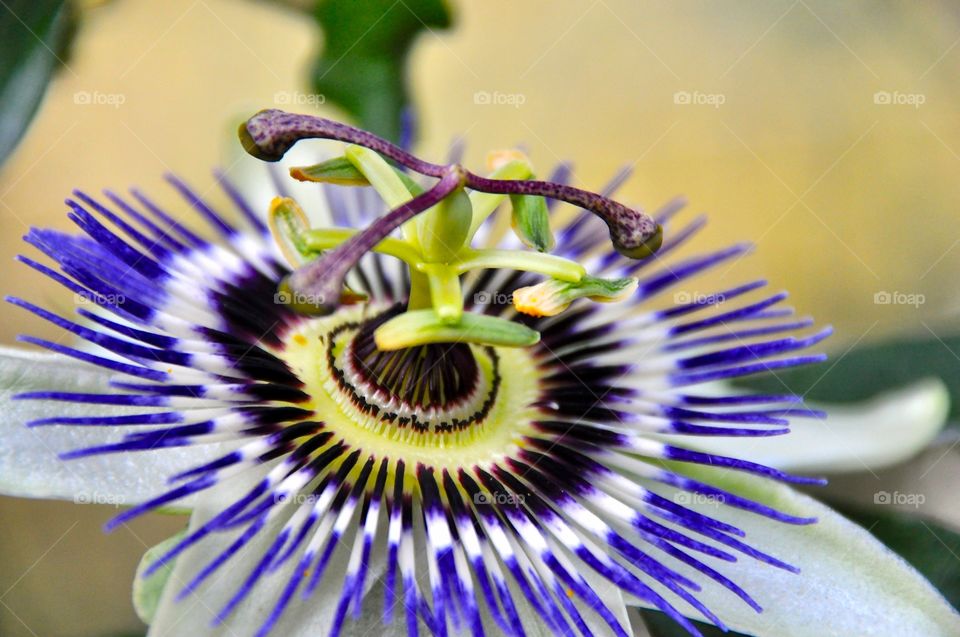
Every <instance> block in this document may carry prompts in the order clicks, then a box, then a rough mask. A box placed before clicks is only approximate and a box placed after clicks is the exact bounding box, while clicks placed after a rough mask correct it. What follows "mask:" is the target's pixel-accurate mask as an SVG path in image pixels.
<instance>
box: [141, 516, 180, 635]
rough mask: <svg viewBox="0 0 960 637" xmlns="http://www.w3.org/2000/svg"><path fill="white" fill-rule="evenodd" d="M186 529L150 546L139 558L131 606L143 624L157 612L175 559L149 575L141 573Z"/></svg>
mask: <svg viewBox="0 0 960 637" xmlns="http://www.w3.org/2000/svg"><path fill="white" fill-rule="evenodd" d="M186 532H187V531H186V529H184V530H183V531H180V532H179V533H177V534H176V535H173V536H171V537H168V538H167V539H165V540H164V541H163V542H160V544H157V545H155V546H152V547H150V548H149V549H147V552H146V553H144V554H143V557H141V558H140V564H138V565H137V574H136V575H135V576H134V579H133V608H134V610H135V611H136V612H137V617H139V618H140V619H141V620H142V621H143V623H144V624H147V625H149V624H151V623H153V617H154V615H156V613H157V607H158V606H159V605H160V596H161V595H163V589H164V588H166V586H167V580H168V579H170V574H171V573H173V565H174V562H175V560H171V561H170V562H169V563H167V564H165V565H163V566H162V567H160V568H159V569H158V570H157V571H156V572H155V573H153V574H152V575H151V576H150V577H144V576H143V574H144V572H145V571H146V570H147V568H149V567H150V566H151V565H152V564H153V563H154V562H155V561H157V559H159V558H160V557H162V556H163V555H165V554H166V553H167V551H169V550H170V549H172V548H173V547H174V546H176V544H177V543H178V542H180V540H181V539H182V538H183V536H184V535H186Z"/></svg>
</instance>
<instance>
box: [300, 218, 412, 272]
mask: <svg viewBox="0 0 960 637" xmlns="http://www.w3.org/2000/svg"><path fill="white" fill-rule="evenodd" d="M358 232H359V230H355V229H353V228H316V229H312V230H306V231H304V232H303V234H302V239H303V243H304V245H305V246H306V248H307V249H308V250H310V251H312V252H323V251H324V250H330V249H332V248H335V247H337V246H338V245H340V244H341V243H343V242H344V241H346V240H347V239H349V238H350V237H352V236H353V235H355V234H357V233H358ZM373 249H374V251H375V252H379V253H381V254H386V255H389V256H391V257H396V258H398V259H400V260H401V261H404V262H405V263H407V264H408V265H410V267H411V268H415V267H417V265H419V264H420V263H421V262H422V261H423V257H421V256H420V253H419V252H418V251H417V250H416V249H415V248H413V247H412V246H411V245H410V244H409V243H407V242H406V241H403V240H400V239H394V238H393V237H387V238H386V239H383V240H382V241H380V243H378V244H377V245H376V246H374V248H373Z"/></svg>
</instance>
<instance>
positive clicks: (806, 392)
mask: <svg viewBox="0 0 960 637" xmlns="http://www.w3.org/2000/svg"><path fill="white" fill-rule="evenodd" d="M929 376H937V377H939V378H940V379H941V380H943V382H944V383H945V384H946V385H947V388H948V389H949V390H950V399H951V400H950V402H951V407H950V419H951V420H952V421H957V419H958V417H960V335H955V336H943V337H940V338H936V337H933V338H929V339H909V340H908V339H901V340H893V341H887V342H884V343H879V344H876V345H867V346H865V347H859V348H854V349H853V350H851V351H849V352H846V353H844V352H837V353H834V355H833V356H831V359H830V360H828V361H826V362H825V363H821V364H818V365H810V366H808V367H803V368H797V369H793V370H789V371H783V372H781V371H777V374H776V376H775V377H774V376H772V375H771V376H763V377H758V378H754V379H748V380H746V381H743V382H742V383H741V384H743V385H746V386H748V387H751V388H753V389H757V390H759V391H774V392H778V393H779V392H783V390H784V385H786V387H787V388H789V390H790V391H793V392H796V393H798V394H801V395H803V396H806V398H807V399H809V400H811V401H815V402H825V403H831V402H832V403H848V402H856V401H860V400H865V399H867V398H871V397H873V396H875V395H877V394H879V393H880V392H883V391H887V390H890V389H895V388H898V387H903V386H904V385H908V384H910V383H912V382H914V381H916V380H917V379H919V378H923V377H929ZM954 424H956V422H955V423H954Z"/></svg>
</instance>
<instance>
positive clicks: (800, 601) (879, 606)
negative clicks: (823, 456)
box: [661, 468, 960, 637]
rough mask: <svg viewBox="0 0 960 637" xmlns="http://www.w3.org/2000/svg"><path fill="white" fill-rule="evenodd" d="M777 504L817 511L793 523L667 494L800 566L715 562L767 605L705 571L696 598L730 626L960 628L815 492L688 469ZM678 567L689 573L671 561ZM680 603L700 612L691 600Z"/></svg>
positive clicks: (787, 635) (929, 635)
mask: <svg viewBox="0 0 960 637" xmlns="http://www.w3.org/2000/svg"><path fill="white" fill-rule="evenodd" d="M687 473H689V474H691V475H693V476H694V477H696V478H698V479H702V480H704V481H707V482H711V483H712V484H715V485H717V486H720V487H722V488H724V489H728V490H730V491H732V492H733V493H736V494H739V495H743V496H746V497H749V498H751V499H753V500H756V501H758V502H763V503H764V504H767V505H769V506H773V507H776V508H777V509H778V510H781V511H784V512H787V513H791V514H793V515H797V516H803V517H807V516H810V517H816V518H817V519H818V522H817V523H816V524H811V525H806V526H787V525H783V524H779V523H777V522H773V521H771V520H769V519H766V518H762V517H760V516H756V515H752V514H750V513H746V512H742V511H740V510H737V509H733V508H731V507H726V506H724V505H722V503H720V502H718V501H717V500H716V499H710V498H704V497H698V496H696V495H695V494H690V493H685V492H682V491H673V492H672V493H664V492H663V491H662V490H661V493H662V494H663V495H664V496H665V497H667V498H670V499H672V500H674V501H675V502H677V503H680V504H683V505H684V506H689V507H690V508H693V509H695V510H697V511H700V512H701V513H704V514H706V515H709V516H711V517H714V518H716V519H719V520H722V521H724V522H727V523H730V524H734V525H736V526H737V527H739V528H740V529H742V530H743V531H745V532H746V538H745V540H746V541H747V542H749V543H750V544H751V545H752V546H756V547H761V548H763V549H765V550H767V551H769V552H771V553H772V554H773V556H774V557H776V558H778V559H781V560H784V561H785V562H787V563H789V564H792V565H793V566H796V567H797V568H799V569H800V573H798V574H794V573H790V572H788V571H785V570H781V569H777V568H774V567H772V566H769V565H767V564H763V563H760V562H757V561H754V560H751V559H749V558H745V557H741V558H740V560H739V561H738V562H737V563H735V564H719V565H717V566H716V568H717V570H720V571H721V572H722V573H724V574H725V575H727V576H728V577H730V578H732V579H733V580H735V581H736V583H737V584H738V585H740V586H742V587H743V588H744V589H745V590H747V591H749V593H750V594H751V595H752V596H754V598H755V599H756V600H757V601H758V602H759V603H760V605H761V606H762V607H763V608H764V610H763V612H762V613H755V612H754V611H753V610H752V609H750V608H749V607H747V606H746V605H745V604H741V603H738V600H737V599H735V598H734V597H733V596H732V595H731V594H730V593H729V591H727V590H726V589H724V588H722V587H721V586H719V585H718V584H716V583H714V582H713V581H710V580H706V581H704V580H703V579H702V578H701V580H699V581H700V583H701V584H702V585H703V591H702V592H701V593H698V594H697V597H698V599H699V600H700V601H702V602H704V603H705V604H706V605H707V606H708V607H710V608H712V609H714V610H715V611H717V613H718V614H719V616H720V618H721V619H722V620H723V621H724V622H726V623H727V626H728V627H729V628H730V629H732V630H737V631H740V632H745V633H748V634H751V635H761V636H765V635H776V636H777V637H830V636H836V637H846V636H847V635H858V636H860V637H872V636H876V637H888V636H889V635H897V636H898V637H938V636H942V637H948V636H951V635H960V615H958V614H957V612H956V611H955V610H954V609H953V608H951V607H950V605H949V604H948V603H947V602H946V600H944V599H943V597H942V596H941V595H940V593H938V592H937V590H936V589H935V588H934V587H933V586H932V585H931V584H930V583H929V582H928V581H927V580H925V579H924V578H923V577H922V576H921V575H920V574H919V573H917V572H916V571H915V570H914V569H913V568H912V567H911V566H910V565H909V564H907V563H906V562H905V561H904V560H902V559H901V558H900V557H899V556H897V555H896V554H894V553H893V552H891V551H890V550H889V549H887V548H886V547H885V546H883V544H881V543H880V542H878V541H877V540H876V539H875V538H874V537H873V536H872V535H870V534H869V533H868V532H867V531H865V530H864V529H862V528H861V527H859V526H857V525H855V524H854V523H852V522H850V521H849V520H847V519H846V518H844V517H843V516H841V515H839V514H838V513H836V512H834V511H832V510H831V509H829V508H828V507H826V506H825V505H823V504H821V503H820V502H817V501H816V500H814V499H813V498H811V497H809V496H806V495H803V494H801V493H798V492H796V491H794V490H792V489H790V488H789V487H787V486H785V485H783V484H779V483H775V482H772V481H769V480H765V479H762V478H756V477H752V476H745V475H742V474H734V473H733V472H726V471H723V470H722V469H715V468H697V470H695V471H687ZM665 562H667V563H669V564H671V565H672V566H674V567H675V568H678V569H681V570H682V571H685V572H687V573H690V572H691V571H690V570H689V569H688V568H687V567H685V566H683V565H680V564H679V563H677V562H675V561H672V560H665ZM680 608H681V611H682V612H684V614H688V615H689V616H691V617H694V618H696V619H702V617H699V616H697V615H696V613H695V611H693V610H692V609H690V608H687V607H683V606H681V607H680Z"/></svg>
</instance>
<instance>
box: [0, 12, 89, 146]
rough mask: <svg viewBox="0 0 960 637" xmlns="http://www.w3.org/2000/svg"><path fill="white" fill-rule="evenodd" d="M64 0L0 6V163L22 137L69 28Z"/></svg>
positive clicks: (69, 14)
mask: <svg viewBox="0 0 960 637" xmlns="http://www.w3.org/2000/svg"><path fill="white" fill-rule="evenodd" d="M71 7H72V5H70V4H68V3H66V2H65V1H64V0H7V1H6V2H5V3H4V4H3V6H2V7H0V33H2V34H3V36H2V37H0V163H2V162H3V161H4V160H5V159H6V158H7V156H8V155H9V154H10V153H11V151H13V149H14V148H15V147H16V145H17V143H18V142H19V141H20V138H21V137H23V134H24V132H25V131H26V130H27V126H28V125H29V124H30V120H31V119H32V118H33V114H34V112H35V111H36V110H37V107H38V106H39V105H40V100H41V99H42V98H43V94H44V92H45V91H46V88H47V84H48V83H49V81H50V77H51V76H52V74H53V72H54V70H55V69H56V68H57V66H58V65H59V64H61V63H62V60H63V58H64V56H65V51H66V47H67V43H68V42H69V40H70V36H71V35H72V34H73V30H74V24H75V23H74V14H73V11H72V8H71Z"/></svg>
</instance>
